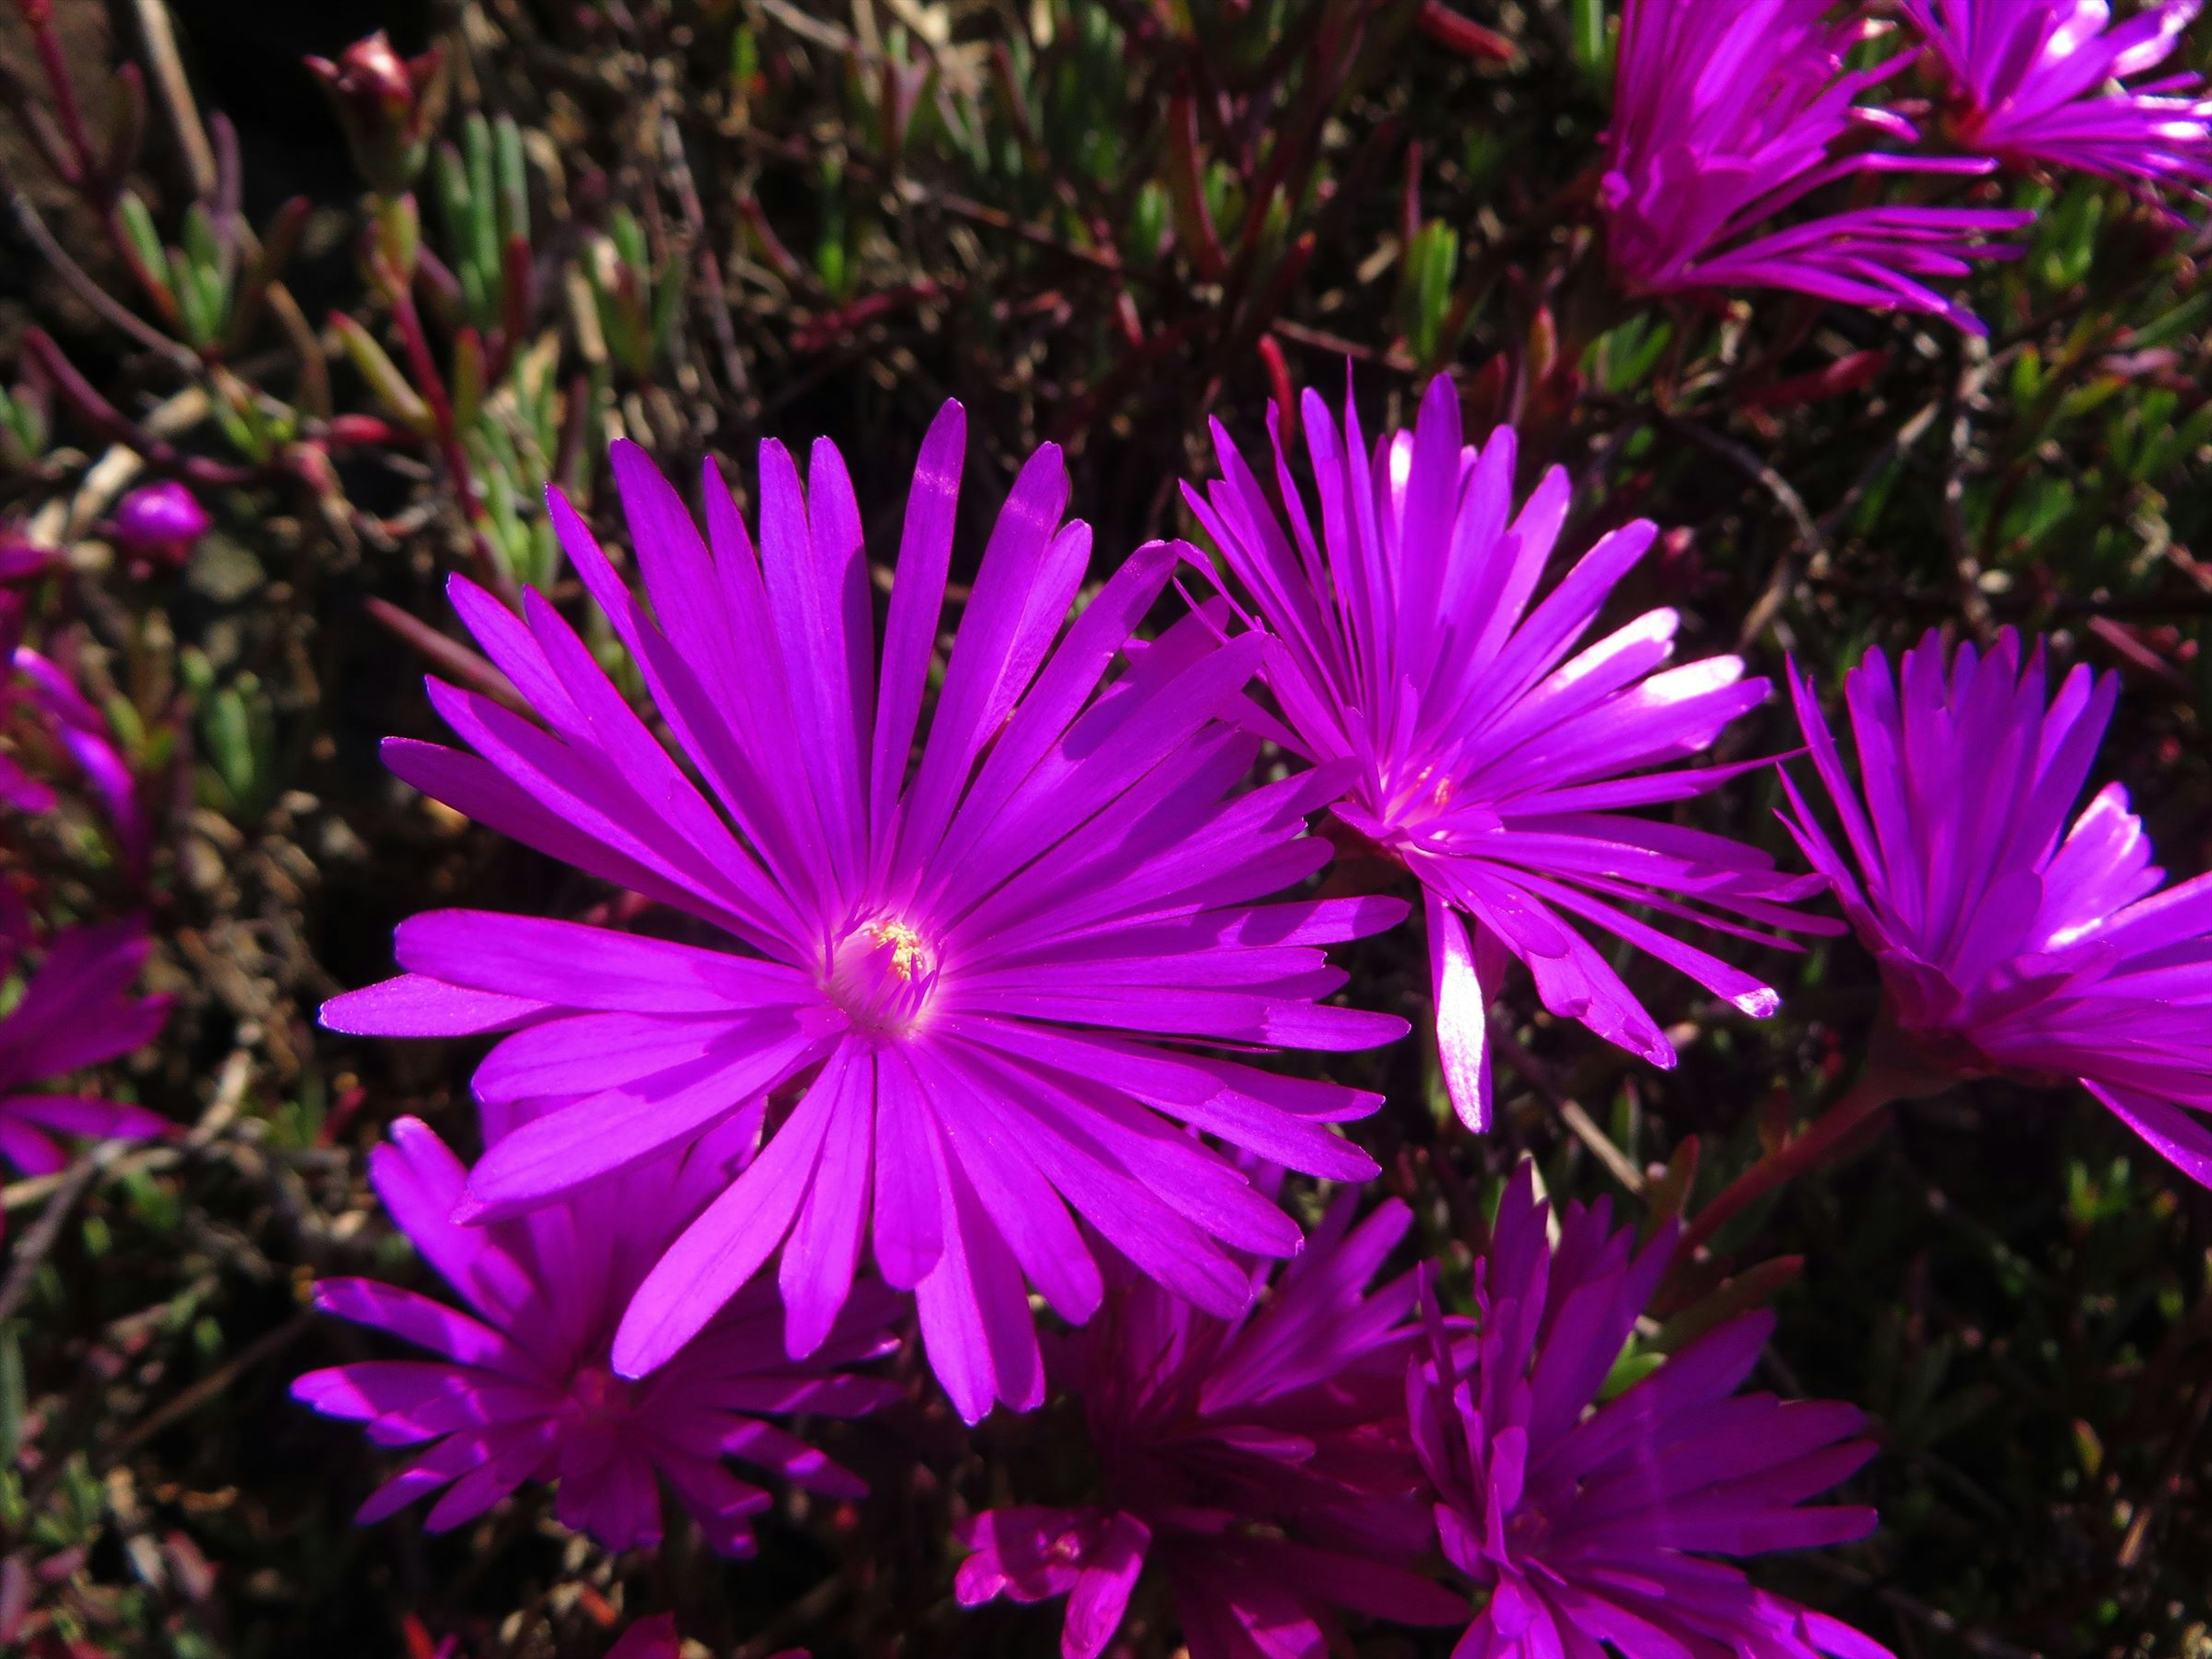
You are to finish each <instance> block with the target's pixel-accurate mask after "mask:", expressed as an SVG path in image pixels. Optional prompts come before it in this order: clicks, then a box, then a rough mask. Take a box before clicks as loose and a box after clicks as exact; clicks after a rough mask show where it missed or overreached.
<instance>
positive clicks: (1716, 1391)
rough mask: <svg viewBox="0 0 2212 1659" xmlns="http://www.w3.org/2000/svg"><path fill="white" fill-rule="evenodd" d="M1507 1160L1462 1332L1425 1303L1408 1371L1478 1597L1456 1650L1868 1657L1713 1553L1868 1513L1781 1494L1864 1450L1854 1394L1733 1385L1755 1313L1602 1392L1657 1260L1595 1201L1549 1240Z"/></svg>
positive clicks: (1830, 1537) (1849, 1464)
mask: <svg viewBox="0 0 2212 1659" xmlns="http://www.w3.org/2000/svg"><path fill="white" fill-rule="evenodd" d="M1550 1210H1551V1206H1550V1205H1549V1204H1547V1203H1544V1202H1540V1201H1539V1200H1538V1199H1537V1197H1536V1188H1535V1166H1534V1164H1531V1163H1529V1162H1528V1161H1527V1160H1525V1159H1524V1160H1523V1161H1522V1164H1521V1166H1520V1168H1519V1169H1518V1170H1516V1172H1515V1174H1514V1176H1513V1178H1512V1181H1511V1182H1510V1184H1509V1185H1508V1186H1507V1188H1506V1190H1505V1196H1504V1201H1503V1202H1502V1203H1501V1204H1500V1206H1498V1220H1497V1224H1496V1226H1495V1229H1494V1231H1493V1233H1492V1240H1491V1245H1490V1249H1489V1251H1488V1253H1487V1254H1486V1256H1485V1257H1484V1258H1483V1259H1482V1260H1481V1261H1480V1263H1479V1264H1478V1265H1477V1267H1476V1277H1475V1314H1476V1320H1477V1324H1478V1329H1477V1330H1476V1332H1475V1333H1474V1334H1471V1335H1465V1334H1459V1333H1458V1332H1456V1331H1454V1330H1452V1329H1449V1328H1448V1327H1447V1326H1446V1325H1445V1323H1444V1322H1443V1321H1441V1320H1439V1319H1437V1318H1436V1317H1435V1304H1434V1302H1433V1300H1430V1301H1429V1302H1428V1304H1427V1305H1428V1309H1429V1311H1430V1315H1431V1341H1430V1349H1429V1352H1428V1354H1427V1356H1426V1357H1425V1358H1415V1359H1414V1360H1413V1363H1412V1364H1411V1365H1410V1367H1409V1368H1408V1374H1407V1393H1408V1395H1409V1396H1410V1400H1411V1410H1412V1417H1413V1436H1414V1441H1415V1443H1416V1445H1417V1446H1418V1447H1419V1450H1420V1455H1421V1461H1422V1462H1423V1463H1424V1464H1425V1466H1426V1468H1427V1469H1428V1472H1429V1476H1430V1479H1431V1480H1432V1481H1433V1482H1434V1483H1435V1486H1436V1489H1437V1506H1436V1518H1437V1531H1438V1535H1439V1537H1440V1538H1441V1540H1442V1542H1443V1552H1444V1555H1445V1557H1446V1558H1447V1559H1449V1561H1450V1562H1451V1564H1452V1565H1454V1566H1455V1567H1457V1568H1458V1569H1459V1570H1460V1571H1462V1572H1463V1573H1465V1574H1466V1575H1467V1577H1468V1578H1469V1579H1471V1580H1473V1581H1474V1584H1475V1585H1476V1586H1477V1588H1478V1591H1479V1593H1480V1595H1481V1596H1482V1597H1483V1599H1482V1601H1481V1602H1480V1613H1478V1615H1477V1617H1476V1619H1475V1620H1474V1624H1472V1625H1471V1626H1468V1631H1467V1634H1466V1635H1465V1636H1463V1637H1462V1638H1461V1639H1460V1642H1459V1645H1458V1646H1457V1647H1456V1648H1455V1649H1454V1650H1453V1654H1454V1659H1558V1656H1560V1655H1563V1654H1564V1655H1576V1656H1590V1659H1595V1656H1596V1655H1597V1654H1598V1652H1599V1651H1600V1645H1601V1644H1611V1646H1612V1648H1613V1650H1614V1651H1616V1652H1618V1653H1620V1654H1621V1655H1622V1656H1624V1659H1682V1656H1684V1655H1686V1654H1714V1655H1718V1654H1723V1653H1726V1654H1731V1655H1735V1656H1738V1659H1815V1656H1816V1655H1820V1654H1828V1655H1833V1656H1836V1659H1888V1655H1887V1650H1886V1649H1884V1648H1883V1647H1882V1646H1881V1644H1878V1643H1875V1642H1873V1641H1870V1640H1869V1639H1868V1638H1866V1637H1864V1636H1862V1635H1860V1634H1859V1633H1858V1632H1857V1631H1855V1630H1852V1629H1851V1628H1850V1626H1846V1625H1843V1624H1840V1623H1838V1621H1836V1620H1833V1619H1831V1618H1828V1617H1827V1616H1826V1615H1825V1614H1822V1613H1815V1612H1813V1611H1812V1610H1811V1609H1809V1608H1807V1607H1799V1606H1797V1605H1796V1604H1795V1603H1794V1602H1790V1601H1784V1600H1783V1599H1782V1598H1781V1597H1779V1596H1775V1595H1768V1594H1767V1593H1766V1592H1765V1591H1763V1590H1760V1589H1757V1588H1755V1587H1754V1586H1753V1584H1752V1583H1750V1581H1749V1580H1747V1578H1745V1577H1744V1576H1743V1574H1742V1573H1741V1571H1737V1570H1736V1569H1735V1568H1734V1567H1732V1566H1729V1565H1726V1564H1725V1563H1724V1562H1721V1561H1717V1560H1714V1559H1711V1558H1712V1557H1714V1556H1743V1555H1754V1554H1759V1553H1765V1552H1768V1551H1773V1550H1796V1549H1810V1548H1814V1547H1819V1546H1821V1545H1824V1544H1834V1543H1841V1542H1844V1541H1848V1540H1850V1539H1854V1538H1862V1537H1864V1536H1865V1535H1866V1534H1868V1533H1869V1532H1871V1531H1873V1530H1874V1527H1875V1514H1874V1511H1873V1510H1869V1509H1859V1508H1845V1507H1840V1506H1837V1507H1827V1508H1820V1509H1806V1508H1802V1507H1800V1505H1801V1504H1803V1502H1804V1500H1805V1499H1807V1498H1811V1497H1813V1496H1814V1495H1815V1494H1816V1493H1819V1492H1826V1490H1827V1489H1828V1488H1829V1487H1831V1486H1834V1485H1835V1484H1836V1483H1837V1482H1838V1481H1839V1480H1844V1478H1845V1477H1846V1476H1848V1475H1849V1474H1851V1472H1852V1471H1853V1470H1855V1469H1857V1468H1858V1467H1859V1466H1860V1465H1861V1464H1863V1463H1864V1462H1866V1461H1867V1459H1868V1458H1869V1457H1871V1456H1872V1455H1874V1444H1873V1443H1872V1442H1871V1441H1869V1440H1864V1439H1859V1438H1856V1436H1857V1434H1858V1433H1859V1431H1860V1430H1861V1428H1862V1427H1863V1425H1864V1419H1862V1418H1861V1417H1860V1415H1859V1413H1858V1412H1857V1410H1856V1409H1855V1408H1853V1407H1850V1406H1846V1405H1843V1404H1840V1403H1838V1402H1833V1401H1797V1402H1793V1403H1789V1404H1785V1403H1784V1402H1782V1401H1778V1400H1777V1399H1776V1398H1775V1397H1774V1396H1773V1395H1765V1394H1755V1395H1738V1394H1737V1393H1736V1392H1735V1390H1736V1389H1737V1387H1738V1385H1739V1384H1741V1383H1742V1382H1743V1380H1744V1378H1745V1377H1746V1376H1748V1375H1750V1372H1751V1368H1752V1366H1753V1364H1756V1363H1757V1361H1758V1358H1759V1349H1760V1347H1761V1346H1764V1344H1765V1341H1766V1339H1767V1336H1768V1334H1770V1333H1771V1331H1772V1329H1773V1327H1774V1320H1773V1316H1772V1315H1771V1314H1767V1313H1763V1312H1762V1313H1754V1314H1749V1315H1747V1316H1744V1317H1743V1318H1741V1319H1737V1320H1734V1321H1732V1322H1729V1323H1728V1324H1726V1325H1723V1326H1722V1327H1721V1328H1718V1329H1717V1330H1715V1331H1712V1332H1711V1333H1709V1334H1707V1335H1705V1336H1704V1337H1701V1338H1699V1340H1697V1341H1695V1342H1693V1343H1692V1344H1691V1345H1690V1346H1687V1347H1686V1348H1684V1349H1683V1350H1681V1352H1679V1353H1675V1354H1672V1355H1670V1356H1668V1358H1666V1359H1665V1360H1664V1361H1663V1362H1662V1363H1661V1364H1660V1366H1659V1368H1658V1370H1656V1371H1654V1372H1652V1373H1651V1374H1650V1376H1646V1377H1644V1379H1643V1380H1642V1381H1641V1382H1639V1383H1636V1384H1635V1385H1634V1386H1633V1387H1632V1388H1630V1389H1627V1390H1626V1391H1625V1392H1623V1393H1621V1394H1620V1395H1616V1396H1614V1397H1613V1398H1612V1399H1609V1400H1605V1401H1602V1402H1601V1401H1600V1398H1599V1396H1600V1394H1601V1390H1602V1389H1603V1387H1604V1384H1605V1383H1606V1381H1607V1377H1608V1376H1609V1375H1610V1374H1611V1372H1612V1370H1613V1365H1614V1364H1615V1362H1616V1361H1617V1360H1618V1359H1619V1358H1620V1356H1621V1353H1622V1351H1623V1348H1624V1346H1625V1345H1626V1342H1627V1340H1628V1338H1629V1335H1630V1333H1631V1332H1632V1331H1633V1330H1634V1328H1635V1326H1636V1321H1637V1316H1638V1315H1639V1314H1641V1313H1642V1312H1643V1311H1644V1304H1645V1303H1646V1302H1647V1301H1648V1300H1649V1299H1650V1295H1651V1292H1652V1291H1653V1289H1654V1288H1655V1287H1656V1285H1658V1282H1659V1279H1660V1277H1661V1275H1662V1273H1664V1272H1665V1271H1666V1267H1667V1262H1668V1257H1669V1256H1670V1255H1673V1253H1674V1242H1675V1236H1676V1234H1675V1229H1674V1226H1673V1225H1668V1227H1667V1228H1665V1229H1663V1230H1662V1231H1661V1232H1660V1233H1659V1235H1658V1236H1657V1237H1655V1238H1654V1239H1652V1240H1651V1242H1650V1243H1647V1244H1646V1245H1645V1246H1644V1248H1643V1249H1641V1250H1638V1249H1635V1248H1634V1245H1633V1237H1632V1236H1633V1229H1631V1228H1625V1227H1624V1228H1622V1229H1620V1230H1619V1231H1613V1229H1612V1227H1611V1206H1610V1205H1609V1203H1608V1202H1607V1200H1604V1199H1600V1200H1598V1201H1597V1203H1596V1204H1595V1205H1594V1206H1587V1207H1586V1206H1583V1205H1581V1204H1570V1205H1569V1206H1567V1208H1566V1212H1565V1214H1564V1215H1563V1216H1562V1217H1561V1218H1560V1220H1559V1241H1558V1243H1556V1244H1554V1243H1553V1242H1552V1239H1551V1237H1550V1236H1549V1232H1548V1225H1549V1216H1550Z"/></svg>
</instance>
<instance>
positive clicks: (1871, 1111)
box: [1675, 1060, 1914, 1261]
mask: <svg viewBox="0 0 2212 1659" xmlns="http://www.w3.org/2000/svg"><path fill="white" fill-rule="evenodd" d="M1911 1084H1912V1079H1911V1078H1910V1077H1909V1076H1908V1075H1906V1074H1905V1073H1900V1072H1899V1071H1896V1070H1894V1069H1893V1068H1891V1067H1890V1066H1885V1065H1883V1064H1882V1063H1881V1061H1880V1060H1870V1061H1869V1063H1868V1065H1867V1068H1866V1070H1864V1071H1863V1072H1862V1073H1859V1079H1858V1081H1857V1083H1854V1084H1853V1085H1851V1089H1850V1093H1849V1094H1847V1095H1845V1096H1844V1097H1843V1098H1842V1099H1841V1100H1839V1101H1838V1102H1837V1103H1835V1104H1834V1105H1832V1106H1831V1107H1830V1108H1829V1109H1827V1110H1826V1111H1825V1112H1823V1113H1821V1114H1820V1116H1819V1117H1817V1118H1815V1119H1814V1121H1812V1122H1811V1123H1810V1124H1808V1125H1807V1126H1806V1127H1804V1128H1803V1129H1802V1130H1801V1131H1799V1132H1798V1133H1796V1134H1794V1135H1792V1136H1791V1137H1790V1139H1787V1140H1785V1141H1784V1142H1783V1143H1782V1144H1781V1145H1780V1146H1777V1147H1775V1148H1774V1149H1773V1150H1772V1151H1771V1152H1767V1153H1766V1154H1765V1156H1764V1157H1762V1158H1759V1161H1758V1162H1757V1163H1755V1164H1753V1165H1752V1166H1751V1167H1750V1168H1749V1169H1747V1170H1745V1171H1744V1172H1743V1173H1742V1174H1741V1175H1740V1176H1737V1177H1736V1178H1735V1180H1734V1181H1731V1182H1729V1184H1728V1185H1727V1186H1726V1187H1724V1188H1722V1189H1721V1193H1720V1196H1719V1197H1717V1198H1716V1199H1714V1200H1713V1201H1712V1202H1711V1203H1710V1204H1708V1205H1706V1206H1705V1208H1704V1209H1702V1210H1700V1211H1699V1212H1698V1217H1697V1219H1696V1220H1694V1221H1692V1222H1691V1223H1690V1225H1689V1226H1688V1227H1687V1228H1686V1229H1685V1230H1684V1231H1683V1234H1682V1242H1681V1243H1680V1245H1679V1246H1677V1247H1676V1251H1675V1256H1676V1259H1677V1260H1678V1261H1686V1260H1688V1259H1689V1258H1690V1257H1691V1256H1692V1255H1695V1254H1696V1253H1697V1251H1698V1249H1699V1246H1700V1245H1702V1244H1704V1243H1706V1242H1707V1241H1708V1240H1710V1239H1711V1237H1712V1236H1713V1235H1714V1234H1715V1233H1717V1232H1718V1231H1720V1230H1721V1229H1722V1228H1723V1227H1724V1226H1726V1225H1728V1224H1729V1222H1730V1221H1732V1220H1734V1219H1735V1218H1736V1217H1737V1216H1738V1215H1740V1214H1741V1213H1742V1212H1743V1211H1744V1210H1745V1209H1746V1208H1747V1206H1750V1205H1752V1204H1753V1203H1756V1202H1757V1201H1758V1200H1760V1199H1762V1198H1764V1197H1765V1196H1766V1194H1769V1193H1771V1192H1772V1191H1773V1190H1774V1189H1775V1188H1778V1187H1780V1186H1783V1185H1784V1184H1786V1183H1787V1182H1791V1181H1795V1180H1796V1178H1797V1177H1798V1176H1801V1175H1803V1174H1805V1173H1806V1172H1807V1171H1808V1170H1816V1169H1818V1168H1819V1167H1820V1165H1821V1164H1825V1163H1826V1162H1827V1160H1828V1159H1829V1158H1832V1157H1833V1156H1834V1155H1835V1153H1836V1152H1837V1151H1838V1149H1839V1148H1841V1147H1842V1146H1843V1145H1844V1142H1846V1141H1848V1140H1849V1139H1850V1137H1851V1135H1852V1134H1853V1133H1855V1132H1856V1131H1857V1130H1858V1129H1860V1128H1861V1127H1863V1126H1865V1125H1866V1124H1868V1123H1869V1122H1871V1121H1874V1119H1875V1117H1877V1116H1878V1115H1880V1114H1881V1112H1882V1111H1884V1110H1885V1109H1887V1108H1888V1107H1889V1106H1890V1105H1891V1104H1892V1103H1894V1102H1896V1101H1898V1100H1900V1099H1903V1098H1904V1097H1906V1096H1907V1095H1909V1094H1911V1093H1913V1092H1914V1091H1913V1089H1912V1086H1911Z"/></svg>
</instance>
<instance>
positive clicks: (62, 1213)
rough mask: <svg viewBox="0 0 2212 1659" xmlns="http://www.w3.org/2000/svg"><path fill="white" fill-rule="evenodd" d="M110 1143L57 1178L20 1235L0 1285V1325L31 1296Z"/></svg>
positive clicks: (94, 1150)
mask: <svg viewBox="0 0 2212 1659" xmlns="http://www.w3.org/2000/svg"><path fill="white" fill-rule="evenodd" d="M113 1144H114V1143H113V1142H109V1143H106V1145H105V1146H96V1147H94V1149H93V1150H92V1151H90V1152H87V1153H85V1154H84V1156H83V1157H82V1158H78V1159H77V1161H76V1163H75V1164H72V1165H71V1166H70V1169H69V1170H68V1172H67V1173H66V1174H64V1176H62V1177H61V1178H60V1184H59V1185H58V1186H57V1187H56V1188H54V1194H53V1196H52V1198H50V1199H48V1200H46V1208H45V1209H44V1210H42V1211H41V1212H40V1214H39V1218H38V1220H37V1221H36V1222H35V1223H33V1225H32V1227H31V1231H28V1232H27V1233H25V1234H24V1235H23V1242H22V1243H20V1244H18V1245H17V1246H16V1247H15V1263H14V1265H13V1266H11V1267H9V1269H8V1280H7V1283H5V1284H4V1285H0V1322H5V1321H7V1320H9V1319H12V1318H14V1317H15V1310H16V1309H18V1308H20V1307H21V1306H22V1305H23V1302H24V1299H25V1298H26V1297H28V1296H29V1295H30V1294H31V1285H32V1283H33V1281H34V1280H35V1279H37V1278H38V1276H39V1269H40V1268H41V1267H44V1266H46V1258H47V1257H48V1256H50V1255H52V1254H53V1251H54V1246H55V1245H56V1244H57V1243H59V1242H60V1239H61V1236H62V1228H63V1226H64V1225H65V1224H66V1223H67V1222H68V1220H69V1218H70V1212H71V1211H72V1210H74V1209H76V1204H77V1200H79V1199H81V1198H82V1197H83V1196H84V1194H85V1189H86V1188H88V1187H90V1186H91V1185H92V1180H93V1177H94V1176H96V1175H98V1174H99V1173H100V1166H101V1164H102V1163H104V1162H105V1160H104V1159H103V1158H102V1157H101V1154H102V1153H103V1152H106V1146H112V1145H113Z"/></svg>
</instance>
